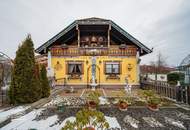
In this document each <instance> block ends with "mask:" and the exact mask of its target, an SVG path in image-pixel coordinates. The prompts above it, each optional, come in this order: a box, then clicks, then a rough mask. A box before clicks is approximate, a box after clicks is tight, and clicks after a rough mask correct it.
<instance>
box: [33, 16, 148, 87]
mask: <svg viewBox="0 0 190 130" xmlns="http://www.w3.org/2000/svg"><path fill="white" fill-rule="evenodd" d="M35 51H36V52H37V53H39V54H41V55H47V57H48V68H47V71H48V75H49V76H55V79H56V84H57V85H67V86H73V87H76V88H87V87H100V88H122V87H124V86H126V84H130V85H135V86H136V85H139V63H140V59H139V57H140V56H143V55H146V54H148V53H151V52H152V50H150V49H149V48H148V47H146V46H145V45H143V44H142V43H141V42H140V41H138V40H137V39H135V38H134V37H133V36H131V35H130V34H129V33H127V32H126V31H125V30H123V29H122V28H121V27H119V26H118V25H117V24H115V23H114V22H113V21H111V20H107V19H101V18H87V19H80V20H76V21H74V22H73V23H71V24H70V25H69V26H67V27H66V28H65V29H63V30H62V31H61V32H59V33H58V34H56V35H55V36H54V37H52V38H51V39H50V40H48V41H47V42H46V43H44V44H42V45H41V46H40V47H39V48H37V49H36V50H35Z"/></svg>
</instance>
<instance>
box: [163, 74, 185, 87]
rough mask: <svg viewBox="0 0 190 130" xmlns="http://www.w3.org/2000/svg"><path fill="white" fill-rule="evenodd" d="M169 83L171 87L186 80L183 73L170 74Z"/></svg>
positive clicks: (168, 76)
mask: <svg viewBox="0 0 190 130" xmlns="http://www.w3.org/2000/svg"><path fill="white" fill-rule="evenodd" d="M167 79H168V83H169V84H171V85H177V81H183V80H184V74H183V73H170V74H168V75H167Z"/></svg>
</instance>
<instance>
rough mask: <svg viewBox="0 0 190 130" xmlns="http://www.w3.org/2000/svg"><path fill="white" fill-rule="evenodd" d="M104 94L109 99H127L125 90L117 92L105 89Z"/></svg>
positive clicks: (117, 90)
mask: <svg viewBox="0 0 190 130" xmlns="http://www.w3.org/2000/svg"><path fill="white" fill-rule="evenodd" d="M104 92H105V93H106V96H107V97H125V96H126V92H125V90H124V89H116V90H111V89H110V90H109V89H104Z"/></svg>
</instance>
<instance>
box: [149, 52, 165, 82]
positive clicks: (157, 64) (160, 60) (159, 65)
mask: <svg viewBox="0 0 190 130" xmlns="http://www.w3.org/2000/svg"><path fill="white" fill-rule="evenodd" d="M150 65H151V66H152V67H153V69H154V73H155V80H157V75H158V74H159V73H161V72H162V69H163V67H165V66H167V63H166V57H164V56H163V55H162V54H161V53H160V52H159V53H158V55H157V57H156V60H155V61H151V62H150Z"/></svg>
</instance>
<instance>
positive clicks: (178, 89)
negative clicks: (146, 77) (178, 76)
mask: <svg viewBox="0 0 190 130" xmlns="http://www.w3.org/2000/svg"><path fill="white" fill-rule="evenodd" d="M141 88H142V89H151V90H154V91H155V92H156V93H158V94H159V95H162V96H164V97H167V98H169V99H172V100H175V101H177V102H181V103H185V104H189V105H190V86H172V85H169V84H168V83H167V82H160V81H156V82H155V81H141Z"/></svg>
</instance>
